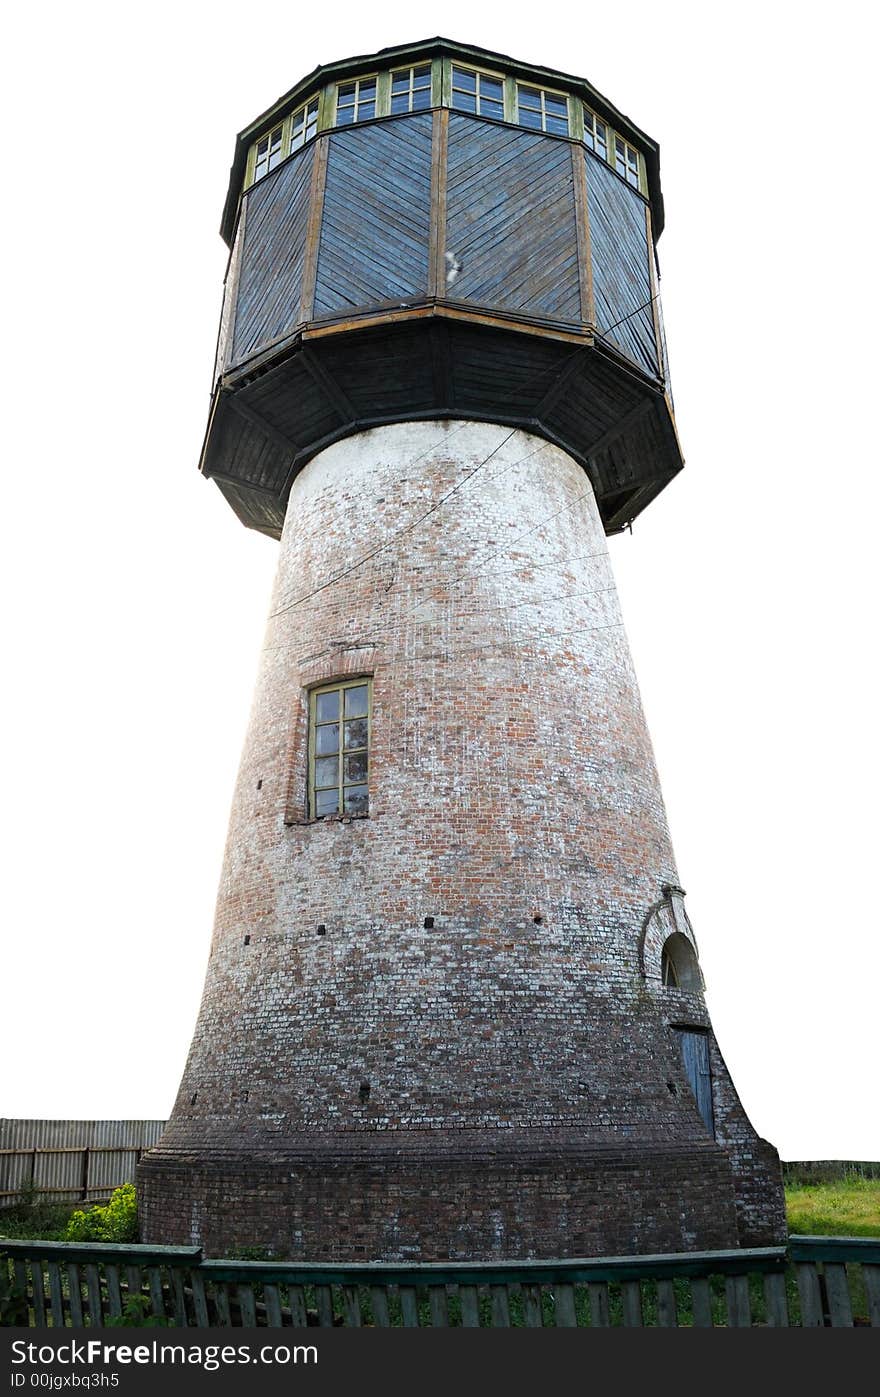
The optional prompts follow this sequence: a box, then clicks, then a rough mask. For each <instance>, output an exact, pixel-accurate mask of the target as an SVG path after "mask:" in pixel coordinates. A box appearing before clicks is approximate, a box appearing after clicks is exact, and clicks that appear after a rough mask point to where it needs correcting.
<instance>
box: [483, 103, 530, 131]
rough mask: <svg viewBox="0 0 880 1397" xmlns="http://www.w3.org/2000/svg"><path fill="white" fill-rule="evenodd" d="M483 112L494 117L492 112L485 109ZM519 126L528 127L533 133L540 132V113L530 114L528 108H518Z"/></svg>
mask: <svg viewBox="0 0 880 1397" xmlns="http://www.w3.org/2000/svg"><path fill="white" fill-rule="evenodd" d="M483 111H484V114H485V115H486V116H494V115H495V113H494V112H490V111H488V110H487V109H486V108H485V107H484V108H483ZM519 124H520V126H530V127H531V128H532V130H534V131H540V129H541V113H540V112H532V111H529V109H528V107H520V109H519Z"/></svg>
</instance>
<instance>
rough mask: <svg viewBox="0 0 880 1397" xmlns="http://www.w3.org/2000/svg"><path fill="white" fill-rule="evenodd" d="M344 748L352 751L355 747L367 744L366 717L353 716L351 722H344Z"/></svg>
mask: <svg viewBox="0 0 880 1397" xmlns="http://www.w3.org/2000/svg"><path fill="white" fill-rule="evenodd" d="M344 736H345V750H346V752H351V751H353V750H354V749H355V748H356V747H366V745H367V720H366V718H355V720H354V722H353V723H346V724H345V734H344Z"/></svg>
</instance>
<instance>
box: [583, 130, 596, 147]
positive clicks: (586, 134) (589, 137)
mask: <svg viewBox="0 0 880 1397" xmlns="http://www.w3.org/2000/svg"><path fill="white" fill-rule="evenodd" d="M584 141H585V143H586V144H587V145H588V146H589V147H590V150H595V149H596V147H595V146H594V144H593V133H592V131H591V130H590V128H589V126H588V127H587V129H586V131H585V132H584Z"/></svg>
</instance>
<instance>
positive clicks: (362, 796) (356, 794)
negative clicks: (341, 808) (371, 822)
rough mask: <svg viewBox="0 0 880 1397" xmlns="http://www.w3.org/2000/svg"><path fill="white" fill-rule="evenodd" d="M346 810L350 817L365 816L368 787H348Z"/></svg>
mask: <svg viewBox="0 0 880 1397" xmlns="http://www.w3.org/2000/svg"><path fill="white" fill-rule="evenodd" d="M345 809H346V811H347V812H348V813H349V814H350V815H365V814H366V811H367V788H366V786H348V787H346V791H345Z"/></svg>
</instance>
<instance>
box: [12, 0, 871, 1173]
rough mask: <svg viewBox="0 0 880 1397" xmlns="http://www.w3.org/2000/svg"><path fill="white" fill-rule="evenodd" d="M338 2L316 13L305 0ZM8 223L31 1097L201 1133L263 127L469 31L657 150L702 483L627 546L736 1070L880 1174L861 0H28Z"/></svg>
mask: <svg viewBox="0 0 880 1397" xmlns="http://www.w3.org/2000/svg"><path fill="white" fill-rule="evenodd" d="M309 12H311V16H313V17H310V15H309ZM28 13H29V17H26V18H25V17H19V19H18V20H15V21H11V22H10V21H7V68H8V71H7V73H6V75H5V76H4V80H3V83H2V102H3V108H4V112H3V126H4V131H5V133H6V140H5V164H6V178H5V180H4V186H5V199H6V211H5V215H4V218H3V221H2V225H0V226H2V239H3V249H2V250H3V254H4V255H3V258H2V263H0V268H2V276H3V290H2V308H3V317H2V318H3V329H2V334H0V343H2V352H3V365H2V380H0V381H2V385H3V394H4V407H3V414H2V436H0V441H2V447H3V458H4V459H3V467H2V489H3V505H4V509H3V550H2V552H3V557H2V567H3V577H2V582H3V599H4V602H5V608H4V611H5V617H4V620H5V624H4V642H3V650H2V655H3V660H4V667H5V680H4V683H3V690H2V694H3V697H2V703H3V723H2V738H3V777H2V785H0V797H2V820H3V829H2V842H0V849H2V860H3V864H4V868H5V873H4V876H3V885H2V894H0V896H2V901H0V906H2V913H3V921H4V929H3V944H2V957H3V959H2V1013H3V1052H4V1058H5V1062H4V1070H3V1073H2V1097H0V1114H3V1115H6V1116H63V1117H110V1118H114V1117H157V1118H161V1117H164V1116H165V1115H167V1113H168V1112H169V1110H170V1108H171V1104H172V1101H173V1098H174V1094H175V1092H176V1088H177V1083H178V1080H179V1076H180V1073H181V1070H182V1068H183V1063H184V1059H185V1055H186V1051H187V1047H188V1044H189V1039H190V1036H191V1032H192V1027H193V1023H194V1019H195V1014H196V1010H197V1007H198V999H199V994H200V991H201V983H202V976H203V973H204V966H205V961H206V957H207V950H208V942H209V937H210V930H211V921H212V913H213V901H214V895H215V890H216V884H217V878H218V874H219V868H220V859H221V855H222V849H223V842H224V838H225V830H226V821H227V815H228V809H229V801H230V797H231V792H232V785H233V781H234V776H235V770H236V765H237V760H238V754H239V751H240V747H241V743H242V740H243V736H244V731H245V726H246V722H247V714H248V706H249V701H250V693H251V689H252V685H253V682H254V678H255V675H256V667H257V661H258V655H259V649H260V645H261V642H262V631H263V625H264V618H265V614H266V610H267V605H268V596H269V588H270V583H271V578H272V573H273V567H274V559H275V555H276V545H275V544H274V543H273V542H272V541H271V540H269V539H266V538H263V537H261V536H259V535H257V534H253V533H249V532H247V531H246V530H245V529H243V528H242V526H241V525H240V524H239V523H238V522H237V520H236V519H235V517H234V516H233V514H232V512H231V510H230V509H229V508H228V506H227V505H226V504H225V503H224V501H223V500H222V498H221V496H220V494H219V491H218V490H217V489H216V487H215V486H214V485H213V484H211V483H208V482H205V481H204V480H203V479H202V478H201V477H200V476H199V475H198V473H197V470H196V462H197V459H198V454H199V448H200V445H201V440H202V434H203V431H204V427H205V421H206V414H207V409H208V394H209V388H210V376H211V368H212V362H213V353H214V341H215V335H216V328H217V322H218V316H219V310H220V296H221V284H222V278H223V272H224V268H225V258H226V250H225V248H224V246H223V244H222V242H221V241H220V239H219V237H218V236H217V231H216V230H217V226H218V223H219V218H220V210H221V207H222V203H223V198H224V195H225V191H226V183H227V171H228V167H229V164H230V161H231V158H232V153H233V144H234V136H235V134H236V132H237V131H239V130H240V129H241V128H242V127H243V126H245V125H246V124H248V123H249V122H250V121H251V120H252V119H253V118H254V117H256V116H257V115H258V114H259V113H260V112H261V111H263V110H264V109H265V108H266V107H268V106H269V105H270V103H271V102H273V101H274V100H275V98H276V97H278V96H280V95H281V94H282V93H283V92H285V91H287V89H288V88H290V87H291V86H292V85H293V83H294V82H296V81H297V80H298V79H299V78H300V77H301V76H303V75H304V74H305V73H307V72H308V71H309V70H310V69H312V68H313V67H314V66H315V65H316V64H318V63H326V62H330V61H332V60H335V59H337V58H342V57H345V56H348V55H351V54H355V53H362V52H371V51H375V50H376V49H378V48H380V47H382V46H384V45H389V44H396V43H402V42H406V41H409V40H413V39H420V38H426V37H428V36H429V35H430V34H434V33H436V32H438V31H439V32H442V33H443V34H445V35H447V36H448V37H450V38H456V39H459V40H461V41H462V42H466V43H467V42H469V43H474V44H477V45H480V46H484V47H487V48H492V49H497V50H500V51H502V52H507V53H511V54H513V55H515V56H517V57H519V58H522V59H526V60H530V61H533V62H536V63H539V64H544V65H547V66H550V67H556V68H560V69H562V70H564V71H568V72H574V73H578V74H582V75H584V76H586V77H587V78H589V80H590V81H591V82H592V83H593V84H594V86H596V87H597V88H598V89H599V90H600V91H601V92H604V93H605V94H607V96H608V97H609V98H610V100H611V101H612V102H614V103H615V104H616V105H617V106H618V107H619V108H620V109H621V110H623V111H625V112H626V113H627V114H628V115H630V116H631V117H632V118H633V120H634V121H635V122H636V123H637V124H639V125H640V126H642V127H643V128H644V129H646V130H647V131H648V132H650V134H651V135H652V136H654V137H655V138H656V139H657V140H659V142H660V145H661V151H662V175H663V187H664V192H665V197H666V209H667V221H668V227H667V231H666V233H665V234H664V236H663V238H662V239H661V243H660V257H661V267H662V272H663V294H664V309H665V316H666V326H667V332H668V338H669V348H670V359H671V365H672V380H673V387H674V390H675V395H676V407H677V416H678V423H679V428H680V432H681V437H682V442H683V445H684V450H685V455H686V458H687V462H688V464H687V469H686V470H685V472H684V473H683V474H682V475H681V476H680V477H679V478H678V479H677V480H676V481H675V482H674V483H673V484H672V485H671V486H670V487H669V488H668V490H667V491H666V492H665V493H664V494H663V495H662V496H661V498H660V499H659V500H658V501H656V502H655V503H654V504H653V505H651V507H650V509H649V510H648V511H647V513H646V514H645V515H644V516H643V517H642V518H640V519H639V520H638V521H637V523H636V526H635V531H634V535H633V537H632V538H630V537H629V536H628V535H627V536H624V537H622V538H617V539H614V540H612V542H611V549H612V557H613V561H614V565H615V568H616V572H617V577H618V581H619V585H620V590H621V593H622V600H623V607H624V615H625V617H626V619H627V625H628V631H629V635H630V640H631V644H632V648H633V652H634V657H635V663H636V668H637V670H638V673H639V676H640V680H641V685H642V691H643V697H644V701H645V706H646V710H647V715H648V721H649V724H650V727H651V730H652V734H653V738H654V742H655V746H656V752H657V758H658V763H659V767H660V773H661V778H662V780H663V785H664V791H665V795H666V799H667V804H668V807H669V814H670V820H671V825H672V831H673V837H674V839H675V844H676V849H677V854H678V861H679V867H680V870H681V876H682V879H683V882H684V885H685V887H686V888H687V890H688V894H689V897H688V907H689V910H690V913H691V917H692V920H693V922H694V925H695V928H696V931H697V935H698V937H699V940H700V945H701V951H702V959H703V963H704V968H705V973H706V978H707V982H708V991H709V1006H710V1011H711V1013H712V1017H713V1021H714V1025H715V1028H716V1031H717V1034H718V1037H719V1039H720V1042H721V1046H722V1050H723V1051H724V1052H725V1055H726V1057H727V1059H728V1062H729V1065H730V1067H731V1070H732V1073H733V1076H734V1080H735V1082H736V1083H737V1085H738V1087H739V1090H740V1093H741V1095H742V1098H743V1101H744V1104H745V1105H746V1108H747V1110H748V1111H749V1112H750V1114H751V1116H752V1119H753V1121H754V1123H755V1125H756V1126H757V1128H758V1130H759V1131H760V1132H761V1133H762V1134H764V1135H765V1136H766V1137H767V1138H769V1139H771V1140H772V1141H773V1142H774V1143H775V1144H776V1145H777V1147H778V1148H779V1149H780V1152H781V1153H782V1155H783V1157H786V1158H790V1159H808V1158H855V1159H880V1125H878V1117H877V1110H876V1064H875V1052H876V1048H875V1045H876V1041H877V1039H876V1031H877V1028H876V1019H877V1015H878V1008H880V1002H878V994H877V988H878V970H880V962H878V936H877V900H878V899H877V890H876V881H877V868H878V862H877V856H876V845H877V840H876V792H877V789H878V775H880V773H878V763H877V743H876V727H877V693H876V673H875V669H876V662H875V638H876V624H875V610H876V565H875V555H876V550H875V547H874V539H873V537H872V534H873V528H874V520H875V517H876V509H877V504H878V499H877V494H878V487H877V466H878V460H877V454H878V453H877V444H876V437H875V426H874V422H875V415H876V413H875V404H876V399H877V387H878V385H877V362H876V344H877V325H878V311H880V306H878V294H877V282H878V273H877V267H876V260H877V259H876V214H877V208H876V196H875V193H874V190H875V187H876V178H877V170H876V165H877V158H876V120H875V113H874V111H873V107H872V109H871V110H870V111H869V94H870V93H872V92H873V91H874V89H875V76H876V75H875V72H874V69H873V62H872V53H873V51H874V47H875V45H874V43H873V36H872V35H871V34H870V33H869V29H868V19H867V16H868V13H869V11H868V7H867V5H865V6H860V5H856V4H853V3H846V0H845V2H844V3H840V4H837V5H835V6H834V7H833V10H832V11H829V10H828V9H827V7H823V8H822V9H821V10H820V9H819V8H818V7H813V6H810V5H808V4H807V5H803V4H797V5H794V4H773V3H772V2H771V3H763V4H760V5H758V4H754V3H750V0H747V2H746V3H743V4H740V5H738V6H736V7H726V6H725V7H720V6H710V5H705V4H699V5H697V4H693V5H692V4H684V3H675V2H674V0H672V3H665V4H664V5H658V4H656V3H655V2H652V3H650V4H648V3H642V2H641V0H628V3H627V4H626V5H604V6H601V7H600V6H578V7H577V8H574V7H571V8H567V9H566V8H563V7H560V6H554V7H551V6H546V5H540V6H529V7H522V8H518V9H517V10H514V8H513V7H512V6H511V5H510V4H504V5H501V4H497V5H495V4H479V3H473V0H469V3H466V4H461V3H458V0H451V3H447V4H445V5H444V6H443V7H442V10H441V11H439V12H438V11H431V13H430V15H429V16H427V17H425V16H424V15H423V13H422V12H420V11H418V10H416V9H414V8H413V7H412V6H411V5H406V6H404V5H395V4H381V3H379V4H372V5H364V4H359V5H349V4H345V3H343V4H342V5H338V4H337V5H334V6H332V7H331V6H329V5H328V6H308V7H307V6H305V5H299V6H293V5H287V6H280V5H277V4H272V5H266V6H265V7H262V8H261V7H259V6H257V5H253V6H251V7H249V8H248V7H245V6H242V5H241V4H240V3H238V4H235V5H232V4H228V3H225V0H215V2H214V3H211V4H207V3H194V4H187V3H185V2H184V3H178V4H174V5H170V4H167V3H165V0H157V3H154V4H153V5H151V6H150V7H137V8H135V7H127V6H119V5H100V4H95V3H89V2H88V0H86V3H83V4H77V5H63V6H62V5H58V4H54V5H53V4H49V5H43V6H40V7H36V6H35V7H31V8H30V9H29V12H28Z"/></svg>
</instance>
